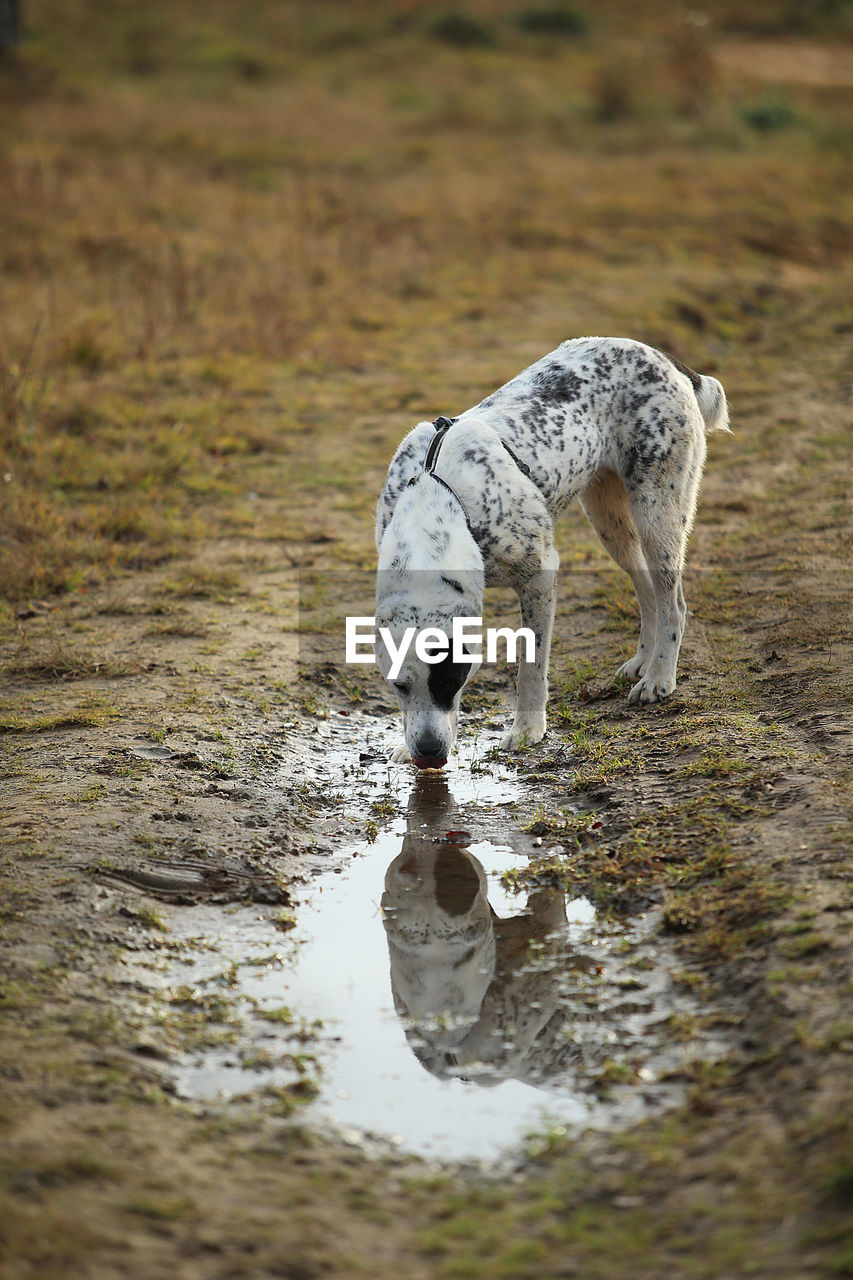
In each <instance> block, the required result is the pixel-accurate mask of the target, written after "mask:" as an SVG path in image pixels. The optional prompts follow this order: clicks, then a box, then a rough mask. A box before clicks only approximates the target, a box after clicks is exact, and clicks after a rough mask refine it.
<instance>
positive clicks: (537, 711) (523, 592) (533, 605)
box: [501, 547, 559, 751]
mask: <svg viewBox="0 0 853 1280" xmlns="http://www.w3.org/2000/svg"><path fill="white" fill-rule="evenodd" d="M558 563H559V560H558V556H557V552H556V551H555V550H554V548H553V547H552V548H551V549H550V551H549V553H548V555H547V557H546V558H545V566H546V567H543V568H542V569H541V570H540V571H539V572H538V573H537V574H536V575H535V576H534V577H532V578H530V579H529V580H528V581H527V582H525V583H524V584H523V585H522V586H521V587H519V588H518V600H519V604H520V605H521V622H522V626H525V627H529V628H530V630H531V631H532V632H533V636H534V639H535V651H534V655H535V656H534V659H533V661H532V662H525V661H524V658H525V653H524V650H523V647H522V650H521V653H520V660H519V663H518V683H517V686H516V702H515V718H514V720H513V722H512V728H511V729H510V730H509V732H508V733H505V734H504V736H503V738H502V739H501V748H502V749H503V750H504V751H518V750H519V749H523V748H524V747H531V746H533V744H534V743H536V742H541V740H542V738H544V736H545V729H546V717H545V708H546V706H547V703H548V661H549V659H550V656H551V632H552V631H553V629H554V611H555V609H556V605H557V565H558Z"/></svg>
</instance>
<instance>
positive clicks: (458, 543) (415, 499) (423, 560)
mask: <svg viewBox="0 0 853 1280" xmlns="http://www.w3.org/2000/svg"><path fill="white" fill-rule="evenodd" d="M379 569H380V571H382V570H397V571H400V572H413V571H415V570H426V571H433V572H439V573H445V572H446V573H448V574H454V573H457V574H465V575H471V574H473V575H475V577H476V576H478V577H480V578H482V575H483V555H482V552H481V551H480V548H479V547H478V545H477V543H476V542H475V540H474V535H473V534H472V533H471V529H470V527H469V525H468V521H467V519H466V516H465V509H464V507H463V506H462V503H461V502H460V500H459V499H458V498H457V496H456V494H455V493H454V492H453V491H452V490H451V489H450V487H449V486H448V485H447V484H445V483H443V482H442V481H441V480H440V479H439V478H438V476H433V475H431V474H428V473H423V474H421V475H418V476H416V477H415V479H414V481H413V482H412V483H410V484H408V485H407V486H406V488H405V489H404V490H403V492H402V493H401V494H400V497H399V499H398V501H397V505H396V507H395V508H394V513H393V515H392V517H391V519H390V521H389V522H388V526H387V528H386V530H385V533H384V534H383V537H382V543H381V546H380V548H379Z"/></svg>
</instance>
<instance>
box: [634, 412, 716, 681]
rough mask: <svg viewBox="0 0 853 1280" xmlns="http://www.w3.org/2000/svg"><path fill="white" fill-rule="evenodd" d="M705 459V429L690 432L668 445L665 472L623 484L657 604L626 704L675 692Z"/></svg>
mask: <svg viewBox="0 0 853 1280" xmlns="http://www.w3.org/2000/svg"><path fill="white" fill-rule="evenodd" d="M704 461H705V434H704V431H703V430H702V429H701V428H698V429H697V430H696V431H695V432H693V431H690V430H689V429H688V431H687V432H685V434H684V435H683V436H681V437H680V438H676V439H674V440H673V441H672V447H671V449H670V451H669V455H668V457H667V459H666V466H665V467H664V468H661V467H659V466H655V467H654V470H653V471H652V470H651V469H649V471H648V472H647V474H646V475H645V476H643V477H632V478H631V479H629V480H628V481H627V482H626V490H627V493H628V501H629V503H630V507H631V514H632V516H633V518H634V525H635V527H636V529H637V532H638V534H639V536H640V545H641V547H642V551H643V555H644V557H645V561H646V566H647V574H648V581H649V583H650V585H651V589H652V591H653V592H654V601H655V630H654V644H653V646H652V650H651V653H650V656H649V658H648V661H647V662H646V664H645V666H644V667H643V669H642V672H641V673H640V679H639V680H638V681H637V683H636V684H635V685H634V687H633V689H632V690H631V692H630V694H629V701H630V702H658V701H659V700H660V699H661V698H667V697H669V695H670V694H671V693H672V692H673V691H674V689H675V682H676V670H677V667H678V655H679V653H680V651H681V641H682V638H683V636H684V626H685V623H686V621H687V605H686V602H685V599H684V591H683V590H682V585H681V575H682V572H683V569H684V553H685V550H686V547H687V538H688V535H689V533H690V529H691V527H692V525H693V517H694V515H695V512H696V499H697V495H698V492H699V482H700V480H701V477H702V467H703V465H704Z"/></svg>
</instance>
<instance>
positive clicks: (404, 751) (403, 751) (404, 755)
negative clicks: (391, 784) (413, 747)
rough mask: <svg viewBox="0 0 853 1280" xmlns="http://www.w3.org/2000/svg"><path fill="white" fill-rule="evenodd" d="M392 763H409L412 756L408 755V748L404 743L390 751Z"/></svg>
mask: <svg viewBox="0 0 853 1280" xmlns="http://www.w3.org/2000/svg"><path fill="white" fill-rule="evenodd" d="M391 763H392V764H411V763H412V757H411V756H410V755H409V748H408V747H407V746H406V744H405V743H403V745H402V746H401V747H395V748H394V750H393V751H392V752H391Z"/></svg>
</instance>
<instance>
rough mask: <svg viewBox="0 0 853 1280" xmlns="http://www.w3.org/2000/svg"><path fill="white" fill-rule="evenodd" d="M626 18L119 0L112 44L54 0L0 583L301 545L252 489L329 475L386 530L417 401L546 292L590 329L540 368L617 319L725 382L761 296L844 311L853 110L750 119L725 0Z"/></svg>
mask: <svg viewBox="0 0 853 1280" xmlns="http://www.w3.org/2000/svg"><path fill="white" fill-rule="evenodd" d="M533 8H535V6H531V7H530V12H532V10H533ZM546 8H548V6H541V7H540V9H539V10H537V12H544V11H545V9H546ZM831 8H832V6H827V7H826V9H825V13H824V19H823V20H824V24H825V25H826V24H830V25H831V23H832V21H833V20H834V19H833V16H832V13H831V12H830V10H831ZM55 10H56V11H55ZM623 10H625V6H624V5H622V6H620V5H618V4H613V5H611V6H608V8H607V10H606V11H603V12H602V11H596V12H594V13H593V12H590V13H587V11H586V10H584V11H583V14H584V15H585V20H586V26H587V32H586V34H585V35H579V34H577V33H576V32H573V31H568V30H567V31H566V32H565V33H564V34H563V36H562V37H560V36H556V35H555V36H553V37H550V36H547V35H545V34H543V33H542V31H541V30H540V29H537V23H536V21H534V22H532V23H530V22H526V23H525V21H523V20H522V19H523V13H528V11H527V10H524V11H523V13H522V11H521V10H518V9H511V8H510V7H508V6H505V5H502V4H499V3H497V2H494V3H480V4H477V5H471V6H467V7H466V8H465V9H464V10H460V12H462V13H464V14H467V15H468V17H469V18H470V19H471V21H472V22H476V23H479V24H480V26H481V28H482V29H483V30H484V31H485V32H486V33H487V35H488V39H484V40H482V41H477V40H474V41H473V42H472V41H466V40H457V39H456V38H455V37H454V36H453V34H452V31H451V30H450V28H448V29H447V30H445V31H443V32H442V31H439V30H438V29H437V28H435V27H434V25H433V24H432V21H431V16H430V15H431V12H432V10H431V8H430V6H427V5H425V4H421V5H414V6H413V5H411V4H407V5H402V4H399V5H394V4H390V3H389V4H382V5H378V6H375V5H369V6H368V5H366V4H346V5H345V4H342V3H332V4H326V5H323V6H315V5H310V4H307V3H304V4H298V3H294V4H290V5H286V6H281V5H273V4H272V3H263V4H259V5H255V6H253V7H252V11H251V14H247V13H246V12H245V9H244V7H243V6H237V5H233V4H228V3H221V4H219V5H217V6H215V8H214V9H213V10H211V9H210V7H209V6H206V5H201V4H192V3H190V4H185V5H182V6H181V7H180V10H179V12H178V13H177V14H176V13H175V12H173V9H172V8H171V7H169V8H167V7H166V6H165V5H164V4H159V3H156V4H150V5H147V6H146V8H145V13H144V15H138V14H133V13H132V12H131V11H128V10H127V9H126V8H125V7H124V6H119V5H118V4H115V5H113V6H110V7H109V8H108V11H107V12H106V15H105V16H104V17H102V18H100V19H99V38H98V40H97V41H93V40H92V39H90V29H89V22H90V18H89V16H88V7H87V6H86V5H84V4H83V3H82V0H78V3H76V4H74V3H72V4H69V5H65V6H62V8H61V10H58V9H56V6H52V5H49V4H47V3H46V2H43V3H37V2H36V3H33V4H32V5H31V6H30V7H29V11H28V20H29V23H30V39H29V40H28V42H26V43H25V45H24V47H23V49H22V51H21V55H20V59H19V61H18V62H17V63H12V64H10V65H7V66H5V67H4V68H3V69H2V70H0V97H2V98H3V99H4V100H5V106H6V108H7V112H8V117H9V123H8V125H7V127H6V131H5V134H4V138H3V142H2V146H0V226H2V235H1V236H0V245H2V248H0V265H2V282H1V283H0V429H1V430H2V466H0V476H2V480H3V493H4V499H5V501H4V503H3V505H2V514H0V520H2V526H3V528H2V538H0V578H2V584H3V588H4V592H5V594H6V595H7V596H8V597H9V598H11V599H13V600H14V599H19V598H21V597H24V596H27V595H45V594H48V593H50V592H55V591H61V590H67V589H72V590H73V589H75V588H77V587H80V586H82V585H86V584H88V583H90V582H92V581H97V580H99V579H103V578H104V577H105V576H108V575H111V574H114V573H117V572H123V571H126V570H131V571H133V570H138V569H140V568H145V567H147V566H151V565H156V564H158V563H162V562H164V561H166V560H168V559H169V558H171V557H173V556H175V555H176V554H178V553H182V552H184V551H185V550H186V548H187V546H188V544H189V543H190V542H191V541H193V540H195V539H197V538H198V537H200V536H205V535H209V534H210V533H211V532H213V531H215V532H219V533H223V532H224V533H229V532H231V533H233V532H239V533H242V534H245V535H247V536H250V537H258V538H264V537H270V536H276V533H277V532H278V531H279V528H280V525H279V524H277V522H279V521H280V519H281V516H282V512H281V510H280V509H279V508H277V507H276V508H275V509H273V510H263V511H262V510H259V509H258V507H257V504H255V505H254V506H252V505H251V504H250V503H249V502H248V501H247V496H246V495H247V494H248V493H250V492H251V491H253V490H256V489H258V490H261V491H269V490H270V488H271V484H272V478H273V477H274V478H275V487H274V491H275V492H276V493H280V492H282V491H283V490H284V489H287V491H288V496H289V499H290V502H291V506H292V507H294V506H295V510H296V513H297V516H299V515H300V514H301V516H306V515H307V517H308V519H309V521H310V520H311V519H315V518H316V507H315V496H316V494H317V491H318V486H320V485H322V486H323V487H324V489H325V491H326V492H330V494H331V496H330V497H329V498H328V499H326V501H328V502H331V503H332V504H335V503H337V504H338V505H342V506H346V504H347V501H348V499H347V494H348V493H349V494H350V495H354V496H350V498H349V509H350V510H351V511H352V513H353V514H354V515H355V516H356V517H358V518H361V517H362V516H363V515H364V514H366V512H367V508H368V506H369V497H370V494H369V492H368V491H369V490H370V489H371V487H372V485H373V481H374V479H378V475H379V471H378V469H377V466H378V460H379V459H382V458H384V456H385V452H386V448H387V445H388V444H389V443H390V442H391V441H392V440H393V439H394V438H395V437H396V436H398V435H399V434H400V433H401V432H402V430H403V428H404V427H405V426H406V425H407V423H408V422H409V421H410V420H411V419H412V418H413V417H415V416H416V415H417V414H421V413H430V414H432V413H433V412H438V411H446V410H447V409H448V408H450V409H455V408H457V407H459V406H460V405H462V404H464V403H465V402H466V400H467V398H468V397H469V396H470V395H471V394H474V393H475V392H476V391H478V390H482V389H485V388H488V387H489V386H490V385H492V384H493V383H494V382H495V381H497V380H500V379H502V378H503V376H504V375H506V374H507V373H511V372H514V371H515V369H516V368H517V367H518V365H519V364H520V363H521V360H522V359H523V358H524V356H525V355H527V354H528V353H527V352H525V351H522V352H519V351H518V350H517V349H514V350H513V351H511V352H509V351H506V350H503V349H502V348H501V338H500V333H501V330H502V321H501V317H506V316H507V315H508V314H509V313H511V312H513V311H516V312H517V311H519V310H521V309H524V310H528V311H529V309H530V299H531V298H541V299H542V301H543V305H544V303H545V300H546V299H548V300H549V305H550V307H551V310H552V311H553V299H554V296H555V291H559V292H560V293H561V294H562V296H563V298H564V306H563V310H564V315H565V324H564V328H563V329H562V330H561V331H560V332H556V333H555V332H552V331H550V329H549V330H548V331H547V336H546V335H545V333H544V332H543V335H541V336H540V334H539V333H538V332H536V329H535V325H534V326H532V327H531V350H530V352H529V354H530V355H534V354H538V353H539V351H540V350H541V349H542V341H543V338H544V341H545V342H547V341H549V340H551V341H556V340H557V339H559V338H560V337H562V336H566V335H568V334H571V333H573V332H590V331H602V330H610V331H614V330H620V331H623V332H630V333H633V334H635V335H636V336H640V337H647V338H649V339H650V340H652V341H656V342H660V343H664V344H667V345H668V346H670V347H671V348H674V349H675V350H677V351H680V352H682V353H685V354H686V355H687V356H688V357H689V358H690V359H691V360H692V361H693V362H696V363H698V364H701V365H704V366H705V367H709V368H710V367H713V366H714V365H718V364H720V363H721V362H725V363H726V364H727V366H729V367H730V366H731V363H732V361H731V356H732V354H733V351H734V352H735V360H737V359H738V358H739V357H738V355H737V353H736V349H737V346H738V345H739V344H741V343H742V342H743V340H744V339H747V340H748V341H749V343H750V345H751V351H752V355H753V358H756V357H757V358H759V359H761V358H762V357H763V356H765V355H766V354H767V350H766V349H767V346H768V344H767V341H766V339H767V334H768V330H769V328H770V323H769V321H768V308H770V310H771V311H772V309H773V308H782V307H786V306H788V305H789V304H790V305H793V306H794V307H795V308H797V309H799V311H800V312H801V313H802V312H803V311H804V310H805V309H807V308H808V306H809V305H810V299H816V300H817V299H819V307H820V311H821V316H822V318H823V319H822V327H823V330H824V333H825V332H826V331H827V330H828V329H829V328H830V327H831V323H830V322H831V321H832V320H833V319H834V320H835V322H836V323H837V324H838V325H840V324H841V323H842V320H841V318H840V316H841V312H842V306H841V295H840V293H838V292H837V281H838V274H839V273H843V272H846V271H848V270H849V263H850V257H851V252H852V251H853V233H851V231H850V227H851V225H853V218H851V213H853V210H851V207H850V206H851V196H850V190H849V184H847V183H846V181H845V174H846V173H847V171H848V169H847V152H848V150H849V143H850V138H851V133H850V127H849V119H850V116H849V110H848V104H849V98H848V96H847V95H846V94H845V93H844V92H843V91H842V90H840V89H837V88H836V89H832V88H827V89H825V90H821V89H819V88H815V87H814V86H797V85H788V86H785V88H784V90H779V91H778V93H777V97H776V105H777V107H778V106H779V104H780V103H781V104H782V105H781V108H780V109H779V110H777V111H776V114H775V115H774V114H773V111H772V110H770V109H769V107H768V109H767V110H759V107H760V103H761V92H763V90H761V86H760V85H759V84H758V83H757V82H756V83H750V82H748V81H746V80H744V79H743V78H742V77H741V76H738V77H732V76H727V75H726V74H725V70H724V67H723V66H721V64H720V63H719V61H718V60H716V58H715V41H716V40H717V38H718V36H719V34H720V32H721V31H725V30H726V24H728V25H729V26H731V24H732V23H733V22H734V21H735V16H734V15H735V7H734V6H730V5H727V4H723V3H720V4H718V5H714V6H711V10H712V16H713V17H714V19H715V21H714V22H712V23H711V24H710V25H709V26H707V27H700V26H696V25H695V24H692V25H691V24H690V23H683V24H682V25H681V26H678V25H676V26H675V27H673V28H671V29H668V30H667V31H666V33H665V34H664V37H663V39H660V38H657V39H652V37H651V34H650V33H651V32H652V29H653V28H654V27H655V22H656V18H655V8H654V6H651V5H650V6H649V7H648V10H647V11H646V10H644V9H643V10H641V11H637V8H636V6H633V7H632V13H633V14H634V18H635V33H636V34H635V38H634V39H633V40H632V41H630V42H629V41H627V40H622V41H619V40H617V39H615V38H614V36H613V35H612V34H611V33H612V30H613V29H614V28H615V27H616V25H617V20H618V19H619V18H620V15H623ZM787 12H788V10H787V9H786V6H785V5H783V4H776V5H774V4H771V3H769V2H768V3H766V4H764V5H763V6H760V7H759V8H758V9H757V10H756V16H755V22H757V23H759V24H763V29H764V30H769V31H772V30H780V29H781V28H782V27H784V25H785V21H786V19H785V13H787ZM528 16H529V15H528ZM836 18H837V22H836V25H837V24H838V22H840V21H841V18H840V17H839V16H838V15H836ZM774 24H775V26H774ZM540 25H541V24H540ZM569 25H571V24H569ZM658 36H660V33H659V32H658ZM462 46H464V47H462ZM760 91H761V92H760ZM757 104H758V105H757ZM771 105H772V104H771ZM765 106H767V104H766V103H765ZM721 264H725V265H724V267H723V268H722V269H721ZM768 278H771V279H772V280H773V281H774V284H773V286H772V290H775V292H773V293H772V297H771V299H770V301H769V302H768V299H767V297H766V296H765V295H762V294H761V292H760V291H761V289H762V288H767V287H768V285H767V281H768ZM804 283H805V284H806V288H807V290H808V293H807V294H806V296H805V297H804V293H803V288H804ZM811 305H813V306H815V307H817V303H816V302H813V303H812V304H811ZM771 319H772V317H771ZM543 329H544V326H543ZM780 338H781V331H780V330H779V328H778V326H775V327H774V329H773V342H772V344H771V346H772V356H773V358H774V359H776V358H778V357H779V355H781V354H783V353H781V352H780V351H779V350H778V344H779V342H780ZM472 350H476V351H477V352H478V361H477V364H476V366H472V364H471V361H470V357H469V359H468V361H467V363H466V364H465V366H464V367H463V366H462V364H461V362H460V363H457V362H456V361H455V360H454V357H453V352H454V351H468V352H469V353H470V352H471V351H472ZM437 397H442V402H441V403H437ZM353 428H355V429H356V439H355V441H354V443H353V444H352V446H351V447H350V448H349V449H348V450H347V451H346V452H345V453H344V454H342V453H341V452H340V451H339V450H333V449H331V448H329V447H328V445H327V442H328V441H329V440H330V438H332V437H335V438H337V437H338V436H339V435H340V434H341V433H342V432H348V433H350V434H351V433H352V431H353ZM332 453H334V454H335V456H334V459H333V458H332V457H331V456H329V455H330V454H332ZM318 457H319V458H323V460H324V461H323V467H322V470H318V466H317V459H318ZM366 473H367V477H368V483H367V486H365V484H364V479H365V474H366ZM362 493H364V494H365V497H364V500H363V501H362V500H361V497H360V495H361V494H362ZM353 503H354V504H355V505H354V506H353ZM293 514H294V512H293V510H290V511H288V513H287V515H288V520H289V521H290V520H292V517H293ZM300 523H301V521H300V519H299V518H297V524H300Z"/></svg>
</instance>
